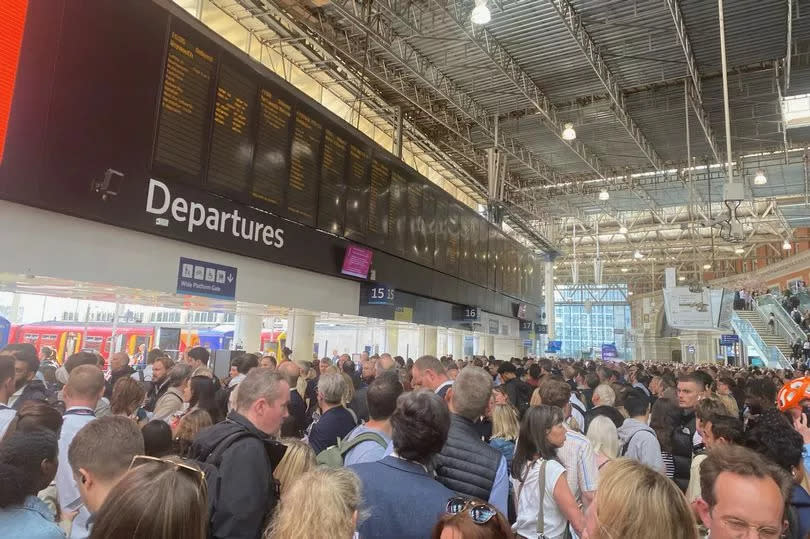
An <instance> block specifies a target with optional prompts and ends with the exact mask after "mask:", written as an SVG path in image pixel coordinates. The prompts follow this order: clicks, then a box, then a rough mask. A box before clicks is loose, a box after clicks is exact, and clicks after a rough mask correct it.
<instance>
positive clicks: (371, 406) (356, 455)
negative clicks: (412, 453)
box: [343, 372, 403, 466]
mask: <svg viewBox="0 0 810 539" xmlns="http://www.w3.org/2000/svg"><path fill="white" fill-rule="evenodd" d="M402 392H403V388H402V384H401V383H400V381H399V377H398V376H396V375H395V374H394V373H393V372H385V373H383V374H382V376H380V377H379V378H375V379H374V381H373V382H371V385H370V386H369V387H368V391H367V393H366V398H367V401H368V411H369V416H370V417H369V420H368V421H366V422H365V423H364V424H361V425H358V426H357V427H355V428H354V429H353V430H352V431H351V432H350V433H349V434H348V435H347V436H346V438H345V439H344V441H345V442H351V441H352V440H355V439H356V438H357V437H359V436H363V438H364V441H362V442H359V443H358V444H357V445H355V446H354V447H352V448H351V449H350V450H349V451H347V452H346V454H345V455H344V457H343V463H344V464H345V465H346V466H350V465H352V464H360V463H363V462H376V461H378V460H380V459H382V458H383V457H384V456H385V455H386V453H387V450H388V446H389V445H390V444H391V415H392V414H393V413H394V410H395V409H396V406H397V399H398V398H399V396H400V395H401V394H402Z"/></svg>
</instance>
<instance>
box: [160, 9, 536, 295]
mask: <svg viewBox="0 0 810 539" xmlns="http://www.w3.org/2000/svg"><path fill="white" fill-rule="evenodd" d="M169 26H170V28H169V30H168V36H167V44H166V55H165V64H164V70H163V74H162V76H163V80H162V83H161V86H160V87H161V96H160V99H159V106H158V113H157V118H158V120H157V121H158V125H157V128H156V130H155V133H156V135H155V142H154V148H153V164H152V168H153V170H154V171H155V172H156V175H159V176H160V177H162V178H165V179H167V180H175V181H181V182H187V183H192V184H194V185H196V186H198V187H201V188H204V189H206V190H208V191H211V192H214V193H216V194H219V195H221V196H225V197H229V198H233V199H236V200H239V201H242V202H245V203H248V204H250V205H251V206H253V207H256V208H258V209H261V210H265V211H269V212H271V213H274V214H277V215H280V216H283V217H285V218H288V219H291V220H293V221H296V222H298V223H301V224H305V225H308V226H312V227H317V228H319V229H321V230H323V231H325V232H328V233H330V234H334V235H337V236H342V237H345V238H347V239H349V240H351V241H355V242H358V243H362V244H365V245H369V246H372V247H375V248H377V249H381V250H383V251H386V252H389V253H391V254H394V255H397V256H400V257H404V258H406V259H409V260H411V261H414V262H418V263H420V264H422V265H425V266H428V267H431V268H434V269H437V270H439V271H442V272H445V273H448V274H450V275H456V276H459V277H461V278H462V279H465V280H468V281H470V282H473V283H477V284H480V285H483V286H487V287H489V288H492V289H494V290H498V291H501V292H505V293H507V294H510V295H513V296H524V297H531V296H534V297H539V290H538V284H537V283H538V281H539V278H538V275H533V274H534V272H535V271H536V269H539V264H540V261H539V257H535V255H534V254H533V253H531V252H530V251H528V250H527V249H525V248H524V247H522V246H520V245H519V244H518V243H517V242H515V241H514V240H512V239H511V238H508V237H507V236H506V235H505V234H504V233H503V232H502V231H501V230H499V229H497V228H496V227H494V226H492V225H490V224H489V223H488V222H487V221H486V220H485V219H483V218H482V217H481V216H479V215H478V214H476V213H475V212H474V211H472V210H471V209H470V208H467V207H466V206H464V205H462V204H460V203H459V202H458V201H456V200H455V199H453V198H452V197H450V196H449V195H448V194H447V193H445V192H444V191H442V190H441V189H440V188H439V187H437V186H436V185H434V184H432V183H431V182H429V181H428V180H426V179H425V178H424V177H423V176H421V175H420V174H418V173H417V172H416V171H414V170H413V169H412V168H410V167H409V166H407V165H405V164H404V163H403V162H402V161H400V160H398V159H396V158H395V157H394V156H393V155H392V154H390V153H389V152H387V151H386V150H383V149H382V148H380V147H379V146H377V145H376V144H374V143H373V142H371V141H370V140H369V139H367V138H366V137H364V136H363V135H362V134H360V133H359V132H357V131H356V130H355V129H352V128H351V127H349V126H347V125H346V124H343V123H342V122H340V120H338V119H337V118H336V117H334V116H332V115H331V114H329V113H325V111H323V109H319V108H317V106H313V105H312V104H311V103H310V101H309V100H308V98H306V97H304V96H303V95H302V94H300V93H299V92H297V91H296V90H294V89H291V88H290V87H289V86H288V85H287V84H286V83H284V82H283V81H280V80H278V79H277V77H275V75H272V74H270V73H267V75H265V76H262V75H260V74H259V73H258V72H257V71H256V70H252V69H247V68H246V67H245V65H244V59H240V58H237V57H235V56H234V55H232V54H231V53H230V52H229V51H227V50H225V49H223V48H222V47H221V46H217V45H215V44H214V43H213V41H211V40H209V39H208V38H206V37H205V36H204V35H202V34H201V33H200V32H199V31H198V30H196V29H194V28H192V27H191V26H190V25H188V24H186V23H185V22H183V21H182V20H180V19H179V18H176V17H173V18H172V19H171V22H170V25H169ZM536 258H537V259H536Z"/></svg>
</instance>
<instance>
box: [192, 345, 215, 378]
mask: <svg viewBox="0 0 810 539" xmlns="http://www.w3.org/2000/svg"><path fill="white" fill-rule="evenodd" d="M210 359H211V353H210V352H209V351H208V349H206V348H203V347H202V346H195V347H193V348H190V349H189V350H188V351H187V352H186V363H187V364H188V366H189V367H191V376H197V375H198V374H201V369H207V368H208V361H209V360H210Z"/></svg>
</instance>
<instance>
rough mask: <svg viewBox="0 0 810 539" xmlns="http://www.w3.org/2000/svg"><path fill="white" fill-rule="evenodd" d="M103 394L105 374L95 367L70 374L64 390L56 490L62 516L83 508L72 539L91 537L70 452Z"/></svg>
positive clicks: (73, 529) (91, 417)
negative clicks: (76, 437) (75, 439)
mask: <svg viewBox="0 0 810 539" xmlns="http://www.w3.org/2000/svg"><path fill="white" fill-rule="evenodd" d="M103 394H104V374H103V373H102V372H101V369H99V368H98V367H96V366H94V365H80V366H78V367H76V368H75V369H73V370H72V371H71V372H70V378H68V383H67V385H66V386H65V389H64V400H65V415H64V418H63V422H62V431H61V433H60V434H59V468H58V469H57V471H56V490H57V492H58V493H59V505H60V506H61V508H62V512H63V513H68V512H70V511H73V510H75V509H76V508H77V507H80V509H79V514H78V515H76V518H75V519H74V520H73V528H72V529H71V532H70V539H84V538H85V537H89V536H90V530H89V528H88V523H87V521H88V519H89V518H90V513H89V512H88V510H87V508H85V507H84V506H83V505H81V503H82V502H81V500H80V494H79V488H78V486H77V485H76V480H75V479H74V476H73V470H72V469H71V467H70V463H69V462H68V449H69V448H70V443H71V442H72V441H73V438H74V437H75V436H76V434H77V433H78V432H79V431H80V430H81V429H82V427H84V426H85V425H87V424H88V423H90V422H92V421H94V420H95V419H96V414H95V411H94V410H95V408H96V404H97V403H98V400H99V399H100V398H101V396H102V395H103Z"/></svg>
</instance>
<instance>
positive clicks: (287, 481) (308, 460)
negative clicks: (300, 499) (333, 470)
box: [273, 438, 318, 496]
mask: <svg viewBox="0 0 810 539" xmlns="http://www.w3.org/2000/svg"><path fill="white" fill-rule="evenodd" d="M281 443H282V444H284V446H286V447H287V450H286V451H285V452H284V456H283V457H282V458H281V461H280V462H279V463H278V465H277V466H276V467H275V468H274V469H273V478H274V479H275V480H276V481H278V482H279V485H280V487H281V495H282V496H283V495H284V494H285V493H286V492H287V491H288V490H289V489H290V486H291V485H292V484H293V483H294V482H295V479H298V478H299V477H300V476H301V475H302V474H304V473H305V472H308V471H309V470H311V469H313V468H315V467H316V466H317V465H318V462H317V461H316V460H315V452H314V451H313V450H312V448H311V447H309V445H308V444H306V443H305V442H302V441H301V440H299V439H297V438H282V439H281Z"/></svg>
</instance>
